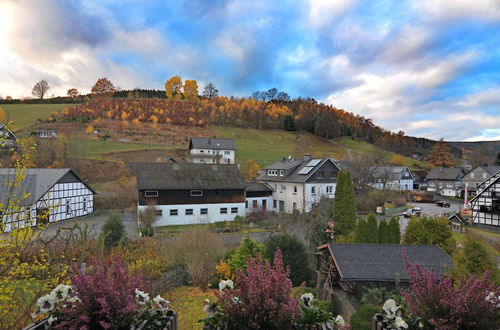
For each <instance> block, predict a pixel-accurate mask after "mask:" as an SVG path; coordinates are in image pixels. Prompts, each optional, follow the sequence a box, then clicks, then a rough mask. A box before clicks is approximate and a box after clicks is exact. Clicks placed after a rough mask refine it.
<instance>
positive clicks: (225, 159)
mask: <svg viewBox="0 0 500 330" xmlns="http://www.w3.org/2000/svg"><path fill="white" fill-rule="evenodd" d="M189 153H190V154H191V155H192V156H194V157H193V162H194V163H209V164H211V163H215V162H216V160H217V159H218V158H219V157H220V158H219V164H234V156H235V152H234V150H214V149H190V150H189ZM196 155H204V156H205V157H196ZM207 155H208V156H211V155H213V156H214V157H213V158H210V157H206V156H207ZM217 156H219V157H217Z"/></svg>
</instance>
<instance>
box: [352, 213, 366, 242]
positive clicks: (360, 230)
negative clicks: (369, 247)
mask: <svg viewBox="0 0 500 330" xmlns="http://www.w3.org/2000/svg"><path fill="white" fill-rule="evenodd" d="M365 232H366V220H365V219H363V218H359V219H358V223H357V225H356V232H355V233H354V243H364V240H365Z"/></svg>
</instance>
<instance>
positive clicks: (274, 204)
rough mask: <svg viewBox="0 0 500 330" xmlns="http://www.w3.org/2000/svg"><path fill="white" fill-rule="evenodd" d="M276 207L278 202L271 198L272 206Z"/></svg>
mask: <svg viewBox="0 0 500 330" xmlns="http://www.w3.org/2000/svg"><path fill="white" fill-rule="evenodd" d="M277 207H278V202H277V201H276V200H275V199H273V208H277Z"/></svg>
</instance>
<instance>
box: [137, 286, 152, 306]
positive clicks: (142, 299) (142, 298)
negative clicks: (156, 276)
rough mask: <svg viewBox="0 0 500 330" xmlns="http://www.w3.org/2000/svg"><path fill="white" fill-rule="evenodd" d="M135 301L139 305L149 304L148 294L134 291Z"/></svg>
mask: <svg viewBox="0 0 500 330" xmlns="http://www.w3.org/2000/svg"><path fill="white" fill-rule="evenodd" d="M135 299H136V300H137V303H138V304H139V305H146V304H147V303H148V302H149V293H145V292H143V291H141V290H139V289H135Z"/></svg>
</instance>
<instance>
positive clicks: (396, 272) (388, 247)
mask: <svg viewBox="0 0 500 330" xmlns="http://www.w3.org/2000/svg"><path fill="white" fill-rule="evenodd" d="M403 249H404V250H406V255H407V256H408V260H409V262H410V263H411V264H412V265H415V264H418V265H419V266H420V267H421V268H422V269H425V270H432V271H433V272H434V274H435V276H436V278H439V277H440V276H441V274H442V273H443V272H444V271H445V270H446V269H447V268H448V267H452V265H453V263H452V261H451V258H450V256H449V255H448V254H446V252H444V251H443V250H442V249H441V248H440V247H439V246H437V245H399V244H329V250H330V253H331V254H332V257H333V259H334V261H335V264H336V265H337V267H338V270H339V272H340V275H341V280H342V281H370V282H372V281H373V282H388V281H390V282H392V281H394V280H395V279H396V278H399V280H400V281H401V282H409V277H408V273H407V272H406V269H405V266H404V261H403V254H402V251H403Z"/></svg>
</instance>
